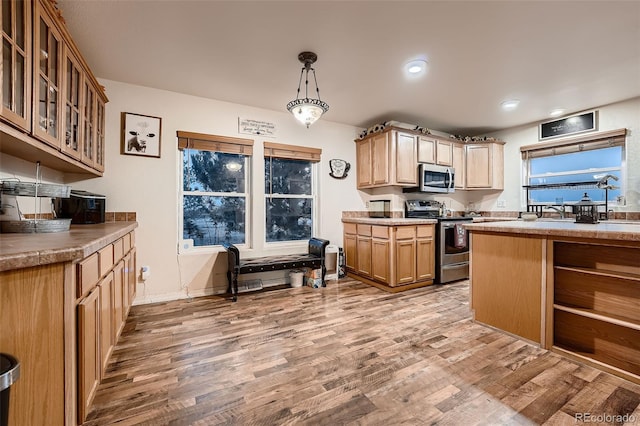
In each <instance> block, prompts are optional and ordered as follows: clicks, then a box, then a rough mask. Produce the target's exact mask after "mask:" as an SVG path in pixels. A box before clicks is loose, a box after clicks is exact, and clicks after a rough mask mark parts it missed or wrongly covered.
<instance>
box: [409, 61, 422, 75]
mask: <svg viewBox="0 0 640 426" xmlns="http://www.w3.org/2000/svg"><path fill="white" fill-rule="evenodd" d="M405 69H406V70H407V72H408V73H409V74H412V75H416V74H420V73H423V72H424V71H425V70H426V69H427V61H425V60H424V59H416V60H413V61H409V62H407V65H406V66H405Z"/></svg>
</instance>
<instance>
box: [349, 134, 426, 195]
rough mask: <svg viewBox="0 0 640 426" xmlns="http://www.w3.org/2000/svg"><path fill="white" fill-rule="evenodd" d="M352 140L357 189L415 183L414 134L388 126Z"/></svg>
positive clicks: (415, 150)
mask: <svg viewBox="0 0 640 426" xmlns="http://www.w3.org/2000/svg"><path fill="white" fill-rule="evenodd" d="M355 143H356V168H357V173H356V174H357V176H358V179H357V180H358V189H361V188H376V187H382V186H390V185H396V186H415V185H417V184H418V169H417V165H418V164H417V149H416V136H415V135H414V134H412V133H409V132H401V131H398V130H394V129H391V128H390V129H388V130H385V131H384V132H381V133H375V134H372V135H370V136H368V137H366V138H365V139H362V140H356V141H355Z"/></svg>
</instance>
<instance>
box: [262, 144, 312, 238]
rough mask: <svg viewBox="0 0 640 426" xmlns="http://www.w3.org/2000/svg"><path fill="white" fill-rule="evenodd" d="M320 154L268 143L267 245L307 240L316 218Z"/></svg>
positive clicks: (300, 148)
mask: <svg viewBox="0 0 640 426" xmlns="http://www.w3.org/2000/svg"><path fill="white" fill-rule="evenodd" d="M320 153H321V150H319V149H315V148H307V147H298V146H291V145H282V144H275V143H269V142H265V161H264V181H265V188H264V193H265V241H266V242H267V243H274V242H284V241H300V240H308V239H309V238H311V237H312V236H313V234H314V233H315V224H316V222H317V221H316V217H317V205H318V203H317V200H316V193H317V190H316V179H315V175H316V166H315V164H316V163H317V162H318V161H319V160H320Z"/></svg>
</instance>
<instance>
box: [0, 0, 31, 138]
mask: <svg viewBox="0 0 640 426" xmlns="http://www.w3.org/2000/svg"><path fill="white" fill-rule="evenodd" d="M0 14H1V16H2V45H1V46H0V50H1V51H2V67H0V75H2V86H1V87H0V93H2V104H0V117H2V119H4V120H6V121H7V122H9V123H11V124H12V125H14V126H16V127H19V128H20V129H22V130H25V131H28V130H29V129H30V128H31V127H30V119H31V114H30V113H31V100H30V99H31V83H30V82H31V33H32V31H31V2H30V1H17V0H3V1H2V9H1V10H0Z"/></svg>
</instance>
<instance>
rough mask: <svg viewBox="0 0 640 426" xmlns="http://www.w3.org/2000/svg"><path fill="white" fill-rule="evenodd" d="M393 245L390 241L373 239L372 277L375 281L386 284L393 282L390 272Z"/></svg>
mask: <svg viewBox="0 0 640 426" xmlns="http://www.w3.org/2000/svg"><path fill="white" fill-rule="evenodd" d="M390 249H391V243H390V242H389V240H381V239H378V238H373V239H371V261H372V264H371V276H372V277H373V279H375V280H378V281H382V282H383V283H385V284H389V283H390V282H391V275H390V272H389V269H390V268H389V265H390V261H391V259H390V255H391V250H390Z"/></svg>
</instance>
